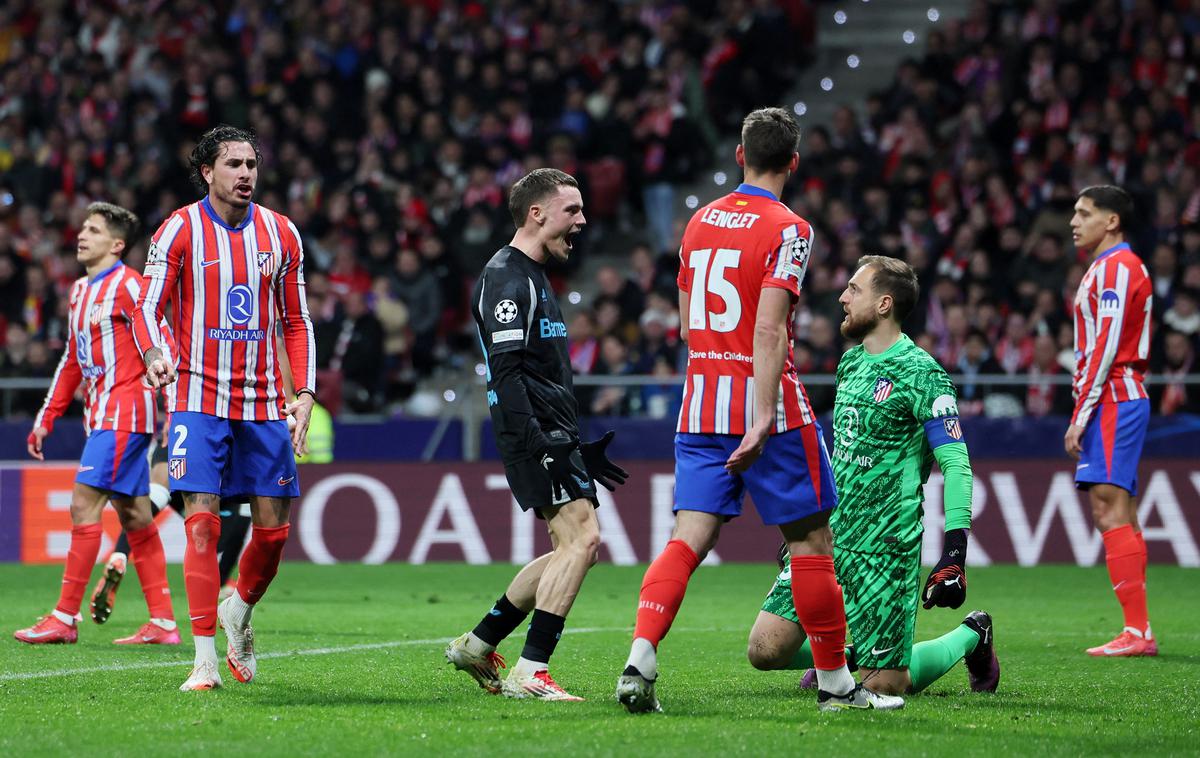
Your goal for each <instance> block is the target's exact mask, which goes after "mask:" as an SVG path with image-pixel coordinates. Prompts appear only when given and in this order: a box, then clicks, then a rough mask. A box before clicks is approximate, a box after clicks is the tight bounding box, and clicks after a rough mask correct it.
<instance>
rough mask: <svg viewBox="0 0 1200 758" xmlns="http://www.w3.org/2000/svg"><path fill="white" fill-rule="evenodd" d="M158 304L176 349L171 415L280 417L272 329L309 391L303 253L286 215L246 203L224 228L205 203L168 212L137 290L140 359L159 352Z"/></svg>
mask: <svg viewBox="0 0 1200 758" xmlns="http://www.w3.org/2000/svg"><path fill="white" fill-rule="evenodd" d="M168 301H170V302H171V303H172V304H173V305H172V313H171V321H170V324H171V329H172V331H173V332H174V333H175V335H176V341H177V342H178V344H179V355H178V358H177V360H176V365H177V366H178V367H179V387H178V389H177V390H176V399H175V402H174V404H173V407H172V408H171V410H173V411H192V412H197V413H207V414H209V415H212V416H218V417H220V418H231V419H239V420H243V421H264V420H278V419H281V418H283V412H282V408H283V403H284V401H285V398H284V396H283V383H282V379H281V376H280V372H279V360H278V357H277V355H276V348H275V332H276V328H277V325H278V326H281V327H282V332H283V343H284V347H285V348H286V350H287V358H288V359H289V360H290V361H291V365H292V371H293V375H294V376H295V378H296V388H297V389H301V388H307V389H310V390H315V389H316V366H315V365H314V354H315V349H314V344H313V327H312V321H311V320H310V319H309V316H308V305H307V304H306V301H305V297H304V250H303V246H302V244H301V242H300V233H299V232H298V231H297V230H296V227H295V226H294V225H293V224H292V222H291V221H289V220H288V218H287V217H286V216H284V215H282V214H280V213H276V212H275V211H272V210H270V209H268V208H264V207H263V206H261V205H257V204H254V203H252V204H251V205H250V210H249V213H247V214H246V218H245V220H244V221H243V222H242V224H241V225H240V226H238V227H237V228H234V227H230V226H228V225H226V224H225V222H224V221H222V220H221V218H220V217H219V216H218V215H217V213H216V211H214V210H213V208H212V206H211V205H210V204H209V202H208V198H207V197H206V198H204V199H203V200H201V201H200V202H197V203H192V204H191V205H188V206H185V207H183V208H180V209H179V210H177V211H175V212H174V213H172V214H171V216H170V217H169V218H168V219H167V220H166V221H164V222H163V224H162V226H160V227H159V228H158V231H157V232H155V234H154V240H153V241H152V242H151V244H150V250H149V253H148V254H147V256H146V287H145V290H144V292H143V294H142V299H141V301H140V302H139V303H138V309H139V311H140V313H139V316H138V318H137V319H135V321H134V336H135V337H136V339H137V346H138V349H139V350H140V351H141V352H142V354H145V351H147V350H149V349H150V348H151V347H158V348H160V349H163V350H164V351H165V350H166V347H167V345H166V343H165V342H164V340H163V336H162V333H161V331H160V330H159V328H158V322H159V319H160V318H162V315H163V311H164V309H165V306H166V304H167V302H168Z"/></svg>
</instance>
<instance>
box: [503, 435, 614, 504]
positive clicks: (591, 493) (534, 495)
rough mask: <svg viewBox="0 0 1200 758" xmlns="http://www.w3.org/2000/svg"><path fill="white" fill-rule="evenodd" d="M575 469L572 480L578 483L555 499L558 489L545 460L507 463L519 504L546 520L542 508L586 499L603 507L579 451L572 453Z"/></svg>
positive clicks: (505, 465) (509, 484) (509, 476)
mask: <svg viewBox="0 0 1200 758" xmlns="http://www.w3.org/2000/svg"><path fill="white" fill-rule="evenodd" d="M571 468H572V469H573V473H572V477H571V478H572V479H573V480H574V481H572V482H569V483H568V484H567V485H566V486H565V487H561V488H559V489H560V494H559V496H558V497H555V496H554V489H555V488H554V486H553V485H552V484H551V483H550V472H548V471H546V469H545V467H544V466H542V463H541V461H539V460H536V459H534V458H525V459H520V460H505V461H504V475H505V476H506V477H508V486H509V487H510V488H511V489H512V493H513V497H514V498H516V500H517V505H519V506H521V510H523V511H529V510H532V511H533V512H534V513H535V514H537V516H538V518H542V514H541V512H540V511H541V509H542V508H550V507H552V506H556V505H564V504H566V503H569V502H571V501H572V500H580V499H584V498H586V499H588V500H591V501H592V507H593V508H595V507H597V506H598V505H599V501H598V500H597V499H596V483H595V482H593V481H592V478H591V477H590V476H588V474H587V469H586V468H584V466H583V456H582V455H581V454H580V452H579V449H578V448H576V449H575V450H573V451H572V452H571Z"/></svg>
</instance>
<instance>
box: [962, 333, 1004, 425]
mask: <svg viewBox="0 0 1200 758" xmlns="http://www.w3.org/2000/svg"><path fill="white" fill-rule="evenodd" d="M952 370H955V371H956V372H957V373H959V374H962V375H963V379H962V381H961V382H959V385H958V409H959V411H960V412H961V413H962V415H964V416H977V415H980V414H982V413H983V411H984V400H985V399H986V397H987V395H988V394H990V392H991V388H990V387H988V386H987V385H985V384H981V383H980V382H979V380H978V379H977V378H976V377H978V376H979V375H980V374H999V373H1001V369H1000V364H998V363H996V359H995V358H993V357H992V351H991V350H990V349H989V348H988V339H987V335H986V334H984V333H983V332H982V331H981V330H979V329H969V330H968V331H967V334H966V339H965V340H964V341H963V346H962V350H961V351H960V354H959V357H958V361H957V362H956V363H955V364H954V365H953V366H952Z"/></svg>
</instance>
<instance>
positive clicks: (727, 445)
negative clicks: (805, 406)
mask: <svg viewBox="0 0 1200 758" xmlns="http://www.w3.org/2000/svg"><path fill="white" fill-rule="evenodd" d="M741 441H742V438H741V437H740V436H738V435H734V434H676V435H675V510H676V511H701V512H702V513H713V514H716V515H718V516H724V517H725V519H726V520H729V519H731V518H733V517H735V516H740V515H741V514H742V495H743V493H744V491H746V490H749V492H750V497H751V498H752V499H753V500H754V507H755V508H756V509H757V510H758V515H759V516H760V517H761V518H762V520H763V523H764V524H772V525H774V524H788V523H791V522H793V521H797V520H799V519H802V518H804V517H805V516H811V515H812V514H814V513H817V512H818V511H832V510H833V509H834V508H836V507H837V491H836V490H835V489H834V485H833V470H832V468H831V467H830V465H829V453H828V452H826V450H825V440H824V439H822V437H821V425H820V424H818V423H816V422H813V423H811V424H809V425H808V426H802V427H800V428H799V429H793V430H791V431H789V432H784V433H783V434H773V435H771V438H770V439H768V440H767V446H766V447H765V448H763V452H762V455H761V456H759V458H758V460H757V461H755V462H754V465H753V466H751V467H750V468H749V469H747V470H746V472H745V473H744V474H741V475H736V474H731V473H729V472H728V471H726V470H725V461H726V460H728V459H729V455H730V454H731V453H732V452H733V451H734V450H736V449H737V446H738V445H739V444H741Z"/></svg>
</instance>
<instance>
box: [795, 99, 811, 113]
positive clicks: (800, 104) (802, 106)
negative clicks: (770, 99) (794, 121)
mask: <svg viewBox="0 0 1200 758" xmlns="http://www.w3.org/2000/svg"><path fill="white" fill-rule="evenodd" d="M792 110H793V111H795V112H796V115H797V116H803V115H804V114H805V113H808V104H807V103H805V102H804V101H803V100H797V101H796V104H795V105H793V106H792Z"/></svg>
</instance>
